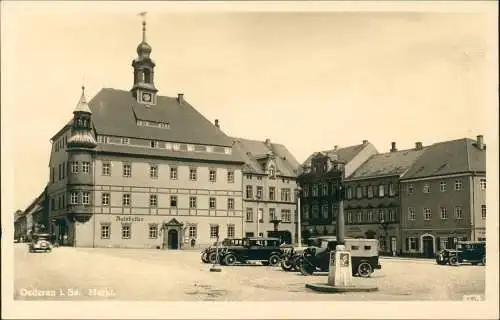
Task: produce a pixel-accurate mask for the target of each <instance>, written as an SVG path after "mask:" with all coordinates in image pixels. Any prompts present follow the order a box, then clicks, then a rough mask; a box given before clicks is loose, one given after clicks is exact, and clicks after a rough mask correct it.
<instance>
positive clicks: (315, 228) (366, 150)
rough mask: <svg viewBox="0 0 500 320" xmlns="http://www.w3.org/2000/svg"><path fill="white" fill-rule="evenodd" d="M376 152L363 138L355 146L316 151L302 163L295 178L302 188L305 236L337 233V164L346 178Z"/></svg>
mask: <svg viewBox="0 0 500 320" xmlns="http://www.w3.org/2000/svg"><path fill="white" fill-rule="evenodd" d="M376 153H377V150H376V149H375V147H374V146H373V145H372V144H371V143H369V142H368V141H367V140H365V141H363V143H362V144H360V145H356V146H350V147H346V148H337V147H336V148H334V149H333V150H328V151H322V152H316V153H314V154H312V155H311V156H310V157H309V158H308V159H307V160H306V161H305V162H304V164H303V170H302V172H301V174H300V175H299V176H298V178H297V181H298V182H299V185H300V188H301V192H300V211H301V220H302V221H301V228H302V229H301V233H302V236H303V237H304V238H305V239H307V238H308V237H311V236H315V235H333V234H335V233H336V216H337V214H338V197H337V194H336V190H337V187H338V185H339V183H340V176H339V175H338V171H337V170H338V169H339V168H338V165H342V167H343V169H342V170H344V175H345V176H346V177H348V176H350V175H351V174H352V173H353V172H354V171H355V170H356V169H358V168H359V167H360V166H361V165H362V164H363V163H364V162H365V161H367V160H368V159H369V158H370V157H371V156H372V155H374V154H376Z"/></svg>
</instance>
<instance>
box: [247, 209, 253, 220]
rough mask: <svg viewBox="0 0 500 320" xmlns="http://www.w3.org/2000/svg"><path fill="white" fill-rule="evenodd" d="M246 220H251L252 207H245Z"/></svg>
mask: <svg viewBox="0 0 500 320" xmlns="http://www.w3.org/2000/svg"><path fill="white" fill-rule="evenodd" d="M246 221H247V222H253V208H247V214H246Z"/></svg>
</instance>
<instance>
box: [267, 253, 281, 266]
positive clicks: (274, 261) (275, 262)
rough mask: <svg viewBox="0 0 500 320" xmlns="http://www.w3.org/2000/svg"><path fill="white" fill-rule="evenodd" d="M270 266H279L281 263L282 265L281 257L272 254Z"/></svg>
mask: <svg viewBox="0 0 500 320" xmlns="http://www.w3.org/2000/svg"><path fill="white" fill-rule="evenodd" d="M268 262H269V265H271V266H273V267H274V266H277V265H278V264H279V263H280V257H279V256H278V255H276V254H272V255H271V256H270V257H269V260H268Z"/></svg>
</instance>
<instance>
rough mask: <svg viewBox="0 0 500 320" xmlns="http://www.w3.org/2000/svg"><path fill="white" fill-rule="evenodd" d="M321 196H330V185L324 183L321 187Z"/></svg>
mask: <svg viewBox="0 0 500 320" xmlns="http://www.w3.org/2000/svg"><path fill="white" fill-rule="evenodd" d="M321 194H322V195H323V196H327V195H328V184H326V183H323V184H322V185H321Z"/></svg>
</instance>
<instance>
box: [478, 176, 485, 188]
mask: <svg viewBox="0 0 500 320" xmlns="http://www.w3.org/2000/svg"><path fill="white" fill-rule="evenodd" d="M479 185H480V186H481V190H486V179H481V180H479Z"/></svg>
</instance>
